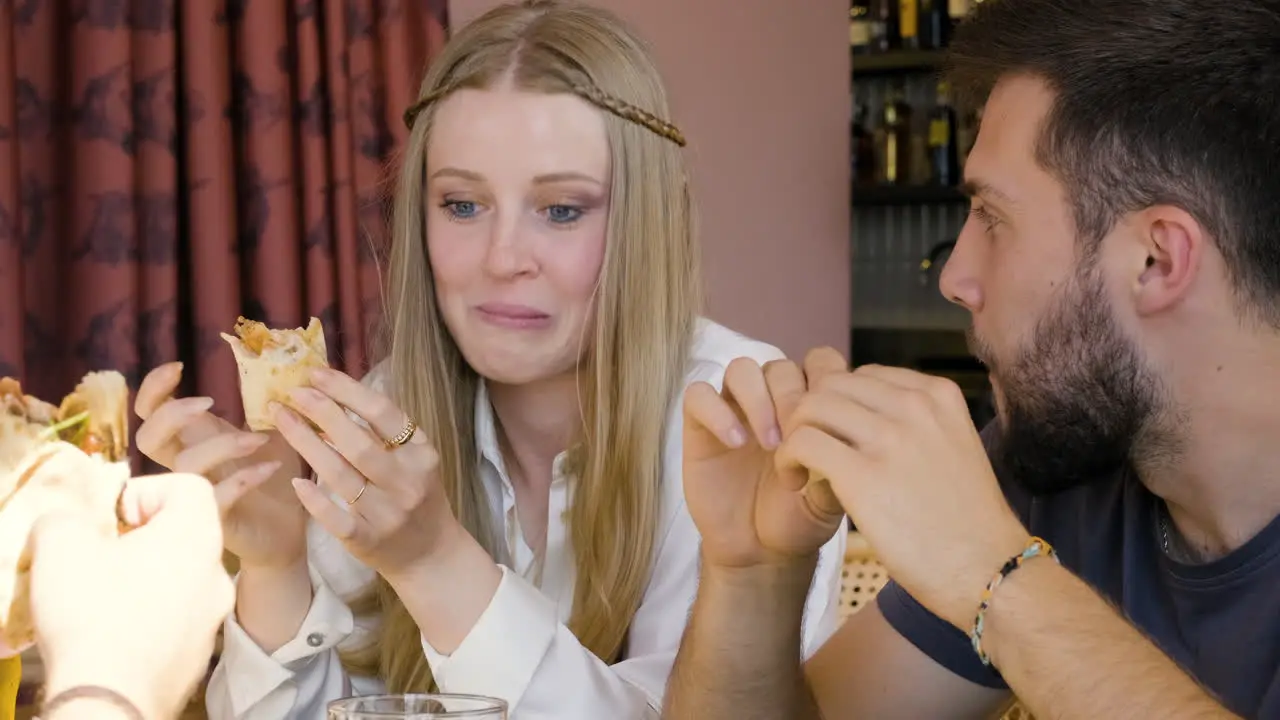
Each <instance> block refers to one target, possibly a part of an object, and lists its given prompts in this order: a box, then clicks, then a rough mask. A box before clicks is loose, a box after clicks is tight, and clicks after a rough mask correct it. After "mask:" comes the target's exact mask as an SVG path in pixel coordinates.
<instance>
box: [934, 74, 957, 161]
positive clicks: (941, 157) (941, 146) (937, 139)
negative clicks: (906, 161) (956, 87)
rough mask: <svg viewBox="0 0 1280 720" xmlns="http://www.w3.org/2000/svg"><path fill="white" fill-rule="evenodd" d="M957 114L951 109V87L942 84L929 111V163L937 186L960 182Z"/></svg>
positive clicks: (940, 82)
mask: <svg viewBox="0 0 1280 720" xmlns="http://www.w3.org/2000/svg"><path fill="white" fill-rule="evenodd" d="M956 145H957V143H956V111H955V108H953V107H951V87H950V86H949V85H948V83H947V81H946V80H942V81H939V82H938V96H937V101H936V103H935V104H934V107H933V110H932V111H930V112H929V160H930V163H929V165H930V170H931V173H930V175H931V179H932V181H933V183H934V184H937V185H955V184H957V183H959V182H960V158H959V151H958V148H957V147H956Z"/></svg>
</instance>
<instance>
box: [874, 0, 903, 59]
mask: <svg viewBox="0 0 1280 720" xmlns="http://www.w3.org/2000/svg"><path fill="white" fill-rule="evenodd" d="M898 37H899V36H898V0H871V52H878V53H880V52H888V51H890V50H896V49H898Z"/></svg>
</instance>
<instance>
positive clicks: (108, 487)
mask: <svg viewBox="0 0 1280 720" xmlns="http://www.w3.org/2000/svg"><path fill="white" fill-rule="evenodd" d="M128 407H129V388H128V386H127V385H126V383H125V380H124V377H123V376H122V375H120V374H119V373H116V372H111V371H107V372H98V373H90V374H89V375H86V376H85V378H84V380H82V381H81V383H80V385H79V386H77V387H76V390H75V392H73V393H71V394H70V395H68V396H66V397H65V398H63V400H62V404H61V405H59V406H58V407H54V406H53V405H52V404H50V403H47V402H44V401H42V400H40V399H38V398H34V397H31V396H30V395H24V394H23V392H22V387H21V385H19V384H18V382H17V381H15V380H13V379H12V378H0V646H4V647H6V648H8V649H9V650H21V649H22V648H24V647H27V646H29V645H30V644H31V643H32V642H34V640H35V628H34V626H33V624H32V620H31V607H30V579H29V570H30V566H31V552H30V547H29V546H28V539H29V536H30V533H31V528H32V526H33V525H35V523H36V521H37V520H39V519H40V518H41V517H42V516H43V515H45V514H46V513H49V512H58V511H69V512H74V513H76V515H77V516H78V517H82V518H83V519H84V521H85V522H86V523H88V525H89V527H90V528H91V529H92V530H94V531H97V532H101V533H103V534H104V535H106V534H110V535H115V534H117V533H118V532H119V531H120V529H121V526H120V520H119V515H118V513H117V506H118V504H119V499H120V493H121V492H122V491H123V489H124V483H125V481H126V480H127V479H128V478H129V464H128V462H127V453H128V441H129V427H128Z"/></svg>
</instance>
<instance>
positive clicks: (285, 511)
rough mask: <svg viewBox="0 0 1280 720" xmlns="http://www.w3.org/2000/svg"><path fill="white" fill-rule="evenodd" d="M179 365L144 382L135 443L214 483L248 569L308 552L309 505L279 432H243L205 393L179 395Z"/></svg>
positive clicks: (227, 529)
mask: <svg viewBox="0 0 1280 720" xmlns="http://www.w3.org/2000/svg"><path fill="white" fill-rule="evenodd" d="M181 380H182V365H181V363H170V364H168V365H162V366H160V367H158V368H156V369H155V370H152V371H151V372H150V373H148V374H147V376H146V378H145V379H143V381H142V386H141V387H140V388H138V395H137V399H136V400H135V402H134V409H135V411H136V412H137V413H138V417H140V418H142V420H143V423H142V425H141V426H140V427H139V428H138V433H137V438H136V440H135V443H136V444H137V446H138V449H139V450H140V451H141V452H142V453H143V454H144V455H146V456H147V457H149V458H151V459H152V460H154V461H156V462H157V463H159V464H161V465H163V466H164V467H166V468H169V469H170V470H173V471H175V472H184V473H193V474H196V475H203V476H204V477H206V478H208V479H209V481H210V482H212V483H213V484H214V486H215V490H214V495H215V498H216V499H217V502H218V507H219V509H220V510H221V513H222V523H223V536H224V539H225V542H226V548H227V550H228V551H229V552H231V553H232V554H233V555H235V556H236V557H238V558H239V559H240V564H241V566H243V567H263V568H284V567H289V566H291V565H294V564H295V563H297V562H299V561H301V559H302V558H303V557H304V555H305V553H306V518H307V515H306V511H305V510H303V508H302V506H301V505H300V504H299V503H298V500H297V498H296V497H295V495H294V493H293V490H292V488H291V487H290V485H289V480H290V479H292V478H294V477H297V476H298V475H299V474H300V473H301V472H302V464H301V461H300V459H299V458H298V454H297V453H296V452H294V451H293V449H292V448H290V447H289V445H288V443H286V442H284V440H283V438H281V437H280V435H279V433H251V432H245V431H242V430H239V429H237V428H235V427H234V426H232V425H231V424H230V423H228V422H227V421H225V420H223V419H221V418H219V417H217V416H216V415H213V414H212V413H211V412H209V409H210V408H211V407H212V405H213V400H212V399H211V398H207V397H190V398H174V397H173V393H174V391H175V390H176V389H177V387H178V383H179V382H180V381H181Z"/></svg>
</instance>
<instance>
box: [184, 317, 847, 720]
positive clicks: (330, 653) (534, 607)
mask: <svg viewBox="0 0 1280 720" xmlns="http://www.w3.org/2000/svg"><path fill="white" fill-rule="evenodd" d="M738 357H749V358H752V359H754V360H756V361H758V362H760V363H765V362H768V361H770V360H775V359H778V358H781V357H783V355H782V353H781V352H780V351H779V350H778V349H777V348H774V347H772V346H770V345H766V344H764V343H761V342H757V341H754V340H751V339H749V338H746V337H744V336H742V335H739V334H738V333H735V332H733V331H731V330H729V329H727V328H725V327H722V326H720V325H717V324H715V323H713V322H711V321H709V320H701V321H700V322H699V324H698V329H697V334H696V337H695V342H694V347H693V358H692V360H693V362H692V363H691V365H690V368H691V369H690V372H689V375H688V377H687V379H686V384H687V383H692V382H695V381H698V380H703V381H706V382H710V383H711V384H713V385H715V386H716V387H719V386H720V384H721V382H722V381H723V378H724V372H725V368H726V366H727V365H728V364H729V362H730V361H731V360H733V359H734V358H738ZM368 381H369V382H370V383H371V384H372V385H373V386H374V387H378V386H379V385H380V384H381V378H380V377H379V373H378V371H377V370H375V371H374V372H373V373H370V377H369V380H368ZM681 422H682V414H681V408H680V405H679V403H675V407H674V408H673V411H672V417H671V421H670V424H669V425H668V428H667V432H666V441H665V443H666V446H665V447H664V449H663V456H664V463H665V473H664V477H663V488H662V493H663V497H662V508H661V515H660V520H659V525H658V542H657V546H656V552H657V555H656V560H655V563H654V565H653V570H652V573H653V574H652V576H651V577H650V579H649V585H648V587H647V588H646V590H645V593H644V596H643V598H642V601H641V604H640V607H639V609H638V610H637V612H636V615H635V618H634V620H633V621H632V623H631V628H630V630H629V632H628V635H627V640H626V645H625V651H624V655H623V657H622V659H621V660H619V661H618V662H617V663H614V664H613V665H607V664H605V663H603V662H601V661H600V660H599V659H598V658H596V657H595V655H593V654H592V653H591V652H590V651H588V650H587V649H586V648H584V647H582V645H581V644H579V643H578V640H577V638H575V637H574V635H573V633H572V632H570V631H569V629H568V628H567V627H566V626H565V623H566V622H567V621H568V618H569V614H570V610H571V609H572V608H571V605H572V602H573V587H574V566H573V552H572V549H571V548H570V546H569V536H568V532H567V529H568V528H567V526H566V524H565V519H566V517H567V514H566V511H567V508H568V507H569V502H570V494H571V483H570V482H569V480H568V479H567V478H566V477H564V475H562V474H561V472H560V468H561V464H562V459H563V456H562V457H561V458H557V460H556V462H555V465H554V467H553V473H554V477H553V480H552V485H551V502H550V507H549V514H548V522H547V541H546V542H547V546H546V553H545V559H544V561H543V563H541V565H542V567H541V568H538V567H536V565H537V564H538V563H535V558H534V554H533V552H532V551H531V550H530V549H529V547H528V545H526V544H525V541H524V535H523V533H522V532H521V530H520V526H519V518H518V516H517V514H516V505H515V495H514V493H513V492H512V489H511V483H510V480H509V479H508V477H507V473H506V471H505V469H504V467H503V463H502V455H501V453H499V451H498V444H497V438H496V436H495V429H494V418H493V410H492V408H491V406H490V404H489V401H488V397H487V395H486V394H485V392H484V390H483V389H481V391H480V393H479V394H478V396H477V398H476V434H477V441H478V445H479V448H480V454H481V457H480V458H479V462H480V466H481V476H482V480H483V482H484V483H485V490H486V491H487V494H488V497H489V500H490V506H491V507H492V510H493V515H494V518H495V521H496V524H495V526H496V527H499V528H501V529H502V530H503V533H504V537H505V538H506V548H505V550H506V552H505V553H504V556H503V557H499V558H495V560H497V561H498V563H499V565H500V567H501V568H502V571H503V574H502V581H501V582H500V584H499V585H498V590H497V592H496V593H495V594H494V596H493V599H492V601H491V602H490V603H489V606H488V607H487V608H486V609H485V610H484V612H483V613H482V614H481V616H480V619H479V620H478V621H477V622H476V624H475V626H474V627H473V628H472V630H471V632H470V633H469V634H468V635H467V637H466V638H465V639H464V640H463V642H462V644H461V645H459V647H458V648H457V649H456V650H455V651H454V652H453V653H452V654H451V655H448V656H444V655H441V654H439V653H437V652H435V651H434V650H433V649H432V648H431V647H430V646H429V645H427V644H426V643H425V642H424V643H423V652H424V653H425V654H426V657H427V660H428V662H429V663H430V666H431V670H432V672H433V673H434V675H435V678H436V682H437V683H438V684H439V686H440V689H441V691H442V692H448V693H475V694H480V695H489V696H493V697H500V698H503V699H505V700H506V701H507V702H508V703H509V704H510V708H511V718H512V720H534V719H535V718H536V719H539V720H541V719H543V718H546V719H551V718H555V719H556V720H601V719H602V718H619V719H621V718H627V719H629V718H656V717H658V715H659V711H660V709H661V707H662V695H663V691H664V689H665V687H666V683H667V676H668V675H669V674H670V672H671V667H672V663H673V662H674V660H675V656H676V651H677V649H678V648H679V646H680V639H681V636H682V634H683V633H684V628H685V623H686V621H687V619H688V617H689V610H690V607H691V605H692V603H693V599H694V596H695V594H696V592H697V581H698V542H699V539H698V531H697V529H696V528H695V527H694V524H693V520H692V519H691V518H690V516H689V512H688V510H687V509H686V507H685V502H684V491H683V487H682V483H681V452H680V440H681ZM845 538H846V533H845V531H844V529H842V530H841V531H839V532H837V533H836V534H835V536H834V537H833V538H832V539H831V541H830V542H828V543H827V544H826V546H825V547H823V549H822V554H821V558H820V560H819V563H818V571H817V574H816V576H815V580H814V584H813V587H812V588H811V589H810V591H809V599H808V602H807V605H806V608H805V620H804V654H805V656H806V657H808V656H809V655H810V654H811V653H812V652H813V651H815V650H817V648H818V647H819V646H820V645H821V644H822V643H823V642H825V641H826V640H827V638H828V637H830V636H831V634H832V633H833V632H834V631H835V628H836V624H837V618H838V610H839V595H840V570H841V565H842V562H843V557H844V549H845ZM307 555H308V560H309V563H310V569H311V579H312V585H313V588H314V599H313V600H312V604H311V609H310V611H309V612H308V613H307V616H306V618H305V619H304V620H303V622H302V625H301V627H300V628H299V630H298V633H297V635H296V636H295V637H294V638H293V639H292V640H290V641H289V642H287V643H285V644H284V645H283V646H282V647H280V648H279V649H277V650H276V651H275V652H274V653H271V654H267V653H265V652H263V650H262V649H261V648H260V647H258V645H257V644H256V643H254V641H253V640H252V639H250V638H249V636H248V635H246V634H245V632H244V630H243V629H241V627H240V626H239V624H238V623H237V622H236V618H235V616H234V614H233V615H232V616H231V617H228V618H227V621H226V624H225V628H224V639H223V650H222V657H221V660H220V662H219V664H218V666H217V668H216V669H215V670H214V673H213V677H212V679H211V681H210V684H209V688H208V691H207V693H206V702H207V706H208V711H209V716H210V718H212V720H225V719H229V718H241V719H245V720H281V718H295V719H299V720H323V718H324V717H325V705H326V703H328V702H329V701H330V700H335V699H337V698H340V697H346V696H350V695H367V694H373V693H377V692H381V691H382V690H383V686H382V683H381V682H380V681H379V680H378V679H376V678H366V677H348V676H347V674H346V672H345V671H344V670H343V668H342V666H341V664H340V663H339V661H338V655H337V652H336V648H338V647H343V648H347V647H357V646H358V645H359V644H360V643H361V642H362V641H363V640H364V639H365V638H366V637H367V636H368V633H369V632H370V628H371V627H373V626H374V624H375V623H376V622H377V619H376V618H366V617H360V618H355V617H353V616H352V613H351V610H350V609H349V608H348V607H347V605H346V603H345V602H343V598H351V597H353V596H355V595H357V594H358V593H359V592H360V590H361V589H363V588H364V586H365V585H366V584H367V583H369V582H370V581H371V580H372V579H373V577H374V574H373V571H372V570H370V569H369V568H368V567H366V566H364V565H363V564H361V563H360V562H359V561H358V560H356V559H355V558H353V557H352V556H351V555H350V554H349V553H347V551H346V549H345V548H343V546H342V544H341V543H339V542H338V541H337V540H335V539H334V538H332V537H331V536H329V535H328V534H327V533H325V532H324V530H322V529H321V528H319V527H318V526H316V525H315V524H314V523H313V524H311V526H310V527H309V528H308V553H307ZM538 570H541V572H538Z"/></svg>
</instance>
